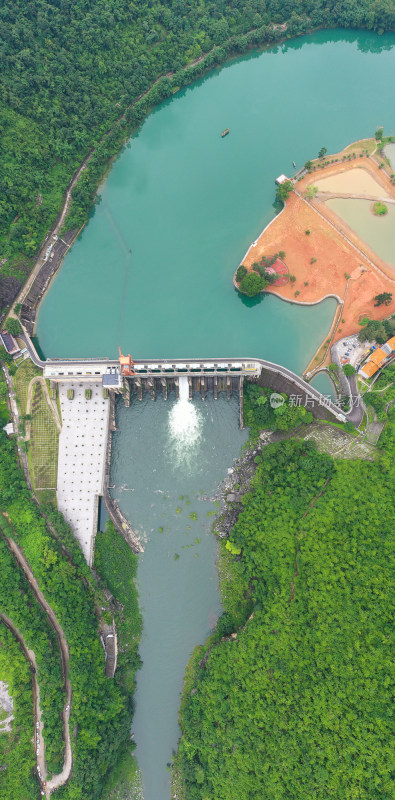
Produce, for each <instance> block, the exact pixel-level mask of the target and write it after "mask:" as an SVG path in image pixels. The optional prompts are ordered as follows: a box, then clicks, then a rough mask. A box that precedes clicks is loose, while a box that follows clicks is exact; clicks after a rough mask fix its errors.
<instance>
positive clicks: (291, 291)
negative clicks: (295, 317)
mask: <svg viewBox="0 0 395 800" xmlns="http://www.w3.org/2000/svg"><path fill="white" fill-rule="evenodd" d="M362 147H364V150H363V151H362ZM372 147H373V154H374V153H375V150H376V148H377V143H376V142H375V140H374V139H362V140H358V142H354V143H351V144H349V145H347V146H346V147H345V148H344V149H343V150H342V151H340V153H337V154H334V155H330V156H326V157H325V158H324V159H323V160H321V162H323V163H318V169H317V167H314V166H312V168H310V171H307V170H305V169H302V170H300V171H299V172H298V173H297V174H296V177H295V176H294V177H293V178H292V179H290V180H292V181H293V183H294V190H293V192H291V194H290V196H289V197H288V199H287V200H286V201H284V204H283V208H282V210H281V211H280V213H279V214H277V215H276V216H275V217H274V218H273V219H272V220H271V221H270V222H269V223H268V224H267V225H266V226H265V227H264V228H263V230H262V232H261V234H260V236H259V237H258V238H257V239H255V240H254V242H252V243H251V245H250V246H249V248H248V250H247V252H246V254H245V256H244V258H243V259H242V261H241V262H240V263H241V264H243V265H244V266H245V267H246V268H247V270H248V271H249V272H251V271H252V269H253V263H254V262H255V261H259V260H260V259H261V258H262V256H263V255H268V256H269V255H271V254H272V253H274V252H278V251H279V250H283V251H284V252H286V256H285V263H286V264H287V267H288V269H289V273H290V274H291V275H292V276H293V282H291V281H288V282H287V284H285V286H282V287H275V286H270V285H269V286H267V287H265V289H263V290H262V293H266V294H268V295H270V294H272V295H274V296H275V297H277V298H278V299H280V300H284V301H286V302H289V303H294V304H296V305H300V306H312V305H318V304H319V303H321V302H322V301H323V300H325V299H327V298H330V297H333V298H334V299H335V300H336V301H337V303H338V306H337V308H336V311H335V313H334V317H333V321H332V325H331V328H330V330H329V333H328V336H329V337H330V341H329V343H328V346H327V347H325V353H324V354H322V353H321V358H319V360H318V363H317V364H315V361H316V360H317V356H319V354H320V351H322V348H323V346H324V343H326V341H327V338H328V336H327V337H326V338H325V340H324V341H323V342H321V343H320V344H319V345H318V347H317V350H316V353H315V354H314V356H313V358H312V359H311V360H310V362H309V364H308V365H307V366H306V369H305V371H304V373H303V374H304V375H306V374H308V373H309V372H310V371H311V370H312V369H313V370H314V372H316V371H317V368H318V367H320V366H325V360H326V358H327V355H328V352H329V349H330V346H331V344H333V343H334V342H335V341H336V340H337V339H339V338H342V337H344V336H345V335H346V336H347V335H351V334H353V333H355V331H356V330H358V323H359V319H360V318H362V317H363V316H369V317H370V318H377V319H381V318H384V317H385V316H388V308H387V307H386V310H384V307H376V306H373V301H374V297H375V296H376V294H379V293H381V292H382V291H386V290H391V289H392V285H393V284H394V283H395V270H394V269H393V268H392V267H391V265H390V264H387V263H386V262H384V261H383V260H382V259H381V258H380V257H379V256H378V255H377V254H376V253H375V252H374V251H373V249H372V248H371V247H369V246H368V245H367V244H366V243H365V242H364V241H363V240H361V239H360V237H359V236H358V235H357V234H356V232H355V231H353V230H352V229H351V228H350V227H349V226H347V224H346V223H345V222H344V221H343V220H342V219H341V218H340V217H338V216H337V215H336V214H335V213H334V212H332V211H331V210H330V209H328V208H327V207H326V202H325V201H326V199H327V194H328V192H324V191H323V190H321V189H320V187H319V181H320V180H322V179H324V178H328V177H329V178H330V177H333V179H334V180H335V179H336V176H337V175H345V174H346V173H349V172H350V171H352V170H355V169H359V170H364V172H366V175H367V176H369V180H368V178H366V183H367V184H369V190H371V184H372V179H373V180H374V181H375V183H376V184H377V190H378V194H379V192H380V189H382V190H383V192H385V193H386V195H387V197H388V201H391V202H392V203H395V187H394V185H393V184H392V183H391V181H390V178H389V175H388V174H387V172H386V171H384V170H381V169H380V168H379V165H378V164H377V162H376V160H375V159H373V158H372V157H371V156H372V154H368V155H367V156H366V155H365V150H366V149H368V151H369V150H372ZM358 149H359V150H361V152H360V153H358V155H351V151H354V153H355V151H358ZM316 161H318V159H317V160H316ZM332 162H334V163H332ZM311 163H312V165H313V163H314V162H311ZM301 173H303V174H301ZM298 176H299V177H298ZM353 177H354V179H355V177H356V176H355V173H354V176H353ZM358 180H360V181H361V182H362V184H363V177H362V178H361V176H360V175H358ZM315 181H317V183H318V192H316V195H314V197H313V199H306V197H304V196H303V193H304V191H305V190H306V189H307V187H308V186H311V185H314V183H315ZM369 181H370V183H369ZM362 192H363V189H362V190H361V194H360V195H358V197H361V198H362V199H366V198H365V197H364V195H363V193H362ZM333 193H334V190H333V189H331V191H330V193H329V194H330V196H333ZM378 194H377V196H378ZM336 195H338V196H341V197H345V196H347V194H346V193H345V192H342V191H339V192H336ZM353 196H354V195H353ZM368 199H369V198H368ZM307 234H308V235H307ZM236 272H237V270H236V271H235V272H234V274H233V286H234V288H235V289H236V290H237V291H238V292H239V291H240V289H239V286H238V284H237V282H236ZM295 290H296V291H295ZM300 295H301V296H300ZM392 305H393V306H394V311H395V303H392ZM340 320H341V323H342V326H343V327H339V326H340Z"/></svg>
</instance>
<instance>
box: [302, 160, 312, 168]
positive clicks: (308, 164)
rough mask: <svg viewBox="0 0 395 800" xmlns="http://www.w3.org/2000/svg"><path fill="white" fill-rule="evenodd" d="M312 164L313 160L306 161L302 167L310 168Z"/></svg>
mask: <svg viewBox="0 0 395 800" xmlns="http://www.w3.org/2000/svg"><path fill="white" fill-rule="evenodd" d="M312 166H313V162H312V161H306V163H305V165H304V168H305V169H307V170H309V169H311V168H312Z"/></svg>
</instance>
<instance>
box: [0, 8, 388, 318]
mask: <svg viewBox="0 0 395 800" xmlns="http://www.w3.org/2000/svg"><path fill="white" fill-rule="evenodd" d="M284 22H286V24H287V30H286V31H284V30H281V29H280V27H279V26H280V24H281V23H284ZM0 26H1V34H2V35H1V42H0V63H1V77H0V147H1V152H2V166H1V174H0V260H1V273H0V277H1V281H0V299H1V296H2V297H3V300H2V303H3V305H4V304H6V303H7V299H8V301H9V300H10V297H11V295H12V293H13V292H14V293H15V290H16V288H17V286H18V285H19V282H21V281H23V280H24V278H25V276H26V273H27V272H28V271H29V269H30V268H31V264H32V259H33V257H34V256H35V254H36V253H37V251H38V248H39V246H40V245H41V243H42V241H43V239H44V236H45V233H46V231H47V230H48V229H49V227H50V225H51V224H52V223H53V222H54V220H55V218H56V216H57V213H58V211H59V209H60V206H61V200H62V195H63V193H64V191H65V189H66V187H67V185H68V183H69V181H70V180H71V177H72V175H73V173H74V171H75V170H76V169H77V167H78V166H79V165H80V164H81V163H82V161H83V160H84V159H85V158H86V156H87V155H88V154H89V153H91V151H92V150H93V149H95V152H94V155H93V157H92V159H91V161H90V162H89V165H88V168H87V169H86V170H85V171H84V172H83V174H82V176H81V178H80V180H79V182H78V184H77V186H76V187H75V189H74V190H73V197H74V203H73V204H72V209H71V213H70V215H69V219H68V221H67V226H68V227H79V226H80V225H81V224H82V222H83V221H84V220H85V219H86V217H87V214H88V211H89V209H90V208H91V206H92V202H93V200H94V195H95V190H96V187H97V184H98V181H99V180H100V178H101V176H102V175H103V172H104V170H105V168H106V165H107V163H108V160H109V158H110V157H111V156H113V155H114V154H115V153H116V152H118V151H119V148H120V147H121V145H122V143H123V142H124V141H125V140H126V138H127V136H128V134H129V133H130V131H131V130H132V129H133V128H134V127H136V126H137V125H138V124H139V123H140V122H141V121H142V119H143V117H144V116H145V114H146V113H147V111H148V109H149V107H150V106H152V105H154V104H155V103H157V102H159V101H160V100H162V99H164V98H166V97H169V96H170V95H171V94H172V93H173V92H174V91H176V90H177V89H178V88H180V87H182V86H184V85H185V84H187V83H188V82H190V81H192V80H194V79H195V78H197V77H198V76H199V75H201V74H202V73H203V72H204V71H205V70H206V69H207V68H210V67H213V66H215V65H218V64H221V63H223V62H224V61H225V60H226V59H227V58H228V57H229V56H230V55H232V54H237V53H241V52H244V51H246V50H248V48H251V47H257V46H262V45H267V44H272V43H274V42H276V41H277V40H279V39H283V38H287V37H290V36H295V35H298V34H301V33H305V32H307V31H309V30H311V29H313V28H317V27H336V26H341V27H345V28H350V27H352V28H368V29H372V30H376V31H379V32H382V31H384V30H394V29H395V2H394V0H373V2H372V0H362V2H359V3H357V2H356V0H349V1H348V2H347V3H342V4H338V3H336V2H334V0H287V2H282V3H279V2H278V0H267V1H266V0H232V2H229V0H217V1H216V2H210V0H201V2H199V3H196V2H194V1H193V0H168V1H167V2H165V0H162V2H161V1H160V0H149V1H148V0H142V2H139V3H138V4H137V3H133V2H130V0H52V1H50V0H30V2H29V3H26V2H25V0H12V2H11V0H4V2H3V3H2V4H1V8H0ZM276 26H277V27H276ZM195 62H197V63H195ZM160 76H162V77H161V79H160V80H159V81H158V82H157V83H156V84H155V85H154V86H153V84H154V83H155V81H157V79H158V78H159V77H160ZM150 87H153V88H151V89H150ZM149 89H150V91H149V93H148V94H145V93H147V92H148V90H149ZM142 95H144V97H143V98H141V96H142ZM139 98H141V99H139ZM137 101H138V102H137ZM4 259H7V261H6V262H5V263H4Z"/></svg>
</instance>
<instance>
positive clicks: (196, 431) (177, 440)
mask: <svg viewBox="0 0 395 800" xmlns="http://www.w3.org/2000/svg"><path fill="white" fill-rule="evenodd" d="M179 387H180V392H179V399H178V400H177V403H176V404H175V405H174V406H173V407H172V409H171V410H170V412H169V436H170V447H171V449H172V451H173V456H174V460H175V463H176V464H177V465H180V464H182V463H183V462H188V461H190V460H191V458H192V457H193V455H194V454H195V453H196V448H197V447H198V445H199V441H200V438H201V434H202V417H201V414H200V412H199V410H198V409H197V408H196V406H195V405H194V404H193V403H191V401H190V400H189V384H188V378H187V377H186V376H185V375H182V376H180V378H179Z"/></svg>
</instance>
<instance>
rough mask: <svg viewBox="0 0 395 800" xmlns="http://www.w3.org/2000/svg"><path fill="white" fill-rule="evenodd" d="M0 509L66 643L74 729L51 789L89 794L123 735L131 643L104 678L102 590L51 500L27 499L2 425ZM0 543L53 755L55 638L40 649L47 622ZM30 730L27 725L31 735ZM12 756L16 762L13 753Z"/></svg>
mask: <svg viewBox="0 0 395 800" xmlns="http://www.w3.org/2000/svg"><path fill="white" fill-rule="evenodd" d="M0 509H1V510H2V511H3V512H6V513H7V515H8V519H9V524H8V525H7V522H6V520H4V519H3V522H2V523H1V524H2V527H3V529H5V532H6V535H7V536H9V537H10V538H14V539H15V540H16V541H17V543H18V544H19V545H20V546H21V547H22V549H23V552H24V555H25V557H26V559H27V561H28V563H29V565H30V567H31V569H32V571H33V573H34V575H35V577H36V579H37V581H38V584H39V586H40V589H41V590H42V592H43V593H44V595H45V597H46V599H47V602H48V603H49V604H50V606H51V607H52V609H53V611H54V613H55V615H56V617H57V619H58V621H59V623H60V625H61V626H62V628H63V631H64V633H65V636H66V639H67V642H68V645H69V650H70V661H69V677H70V680H71V685H72V706H71V717H70V726H71V730H73V731H74V734H75V735H74V736H73V740H72V741H73V760H74V764H73V772H72V777H71V780H70V781H69V783H68V784H67V785H66V786H64V787H62V788H60V789H58V790H57V796H58V797H59V798H64V799H65V800H66V799H67V800H93V799H94V798H98V797H99V796H100V795H101V792H102V788H103V783H104V781H106V780H107V778H108V773H109V772H110V771H111V769H112V768H114V765H116V764H117V762H118V759H119V757H120V754H122V753H123V752H124V751H125V747H126V746H127V743H129V740H130V735H129V731H130V719H131V708H132V707H131V702H132V691H133V687H134V672H135V671H136V669H137V668H138V666H139V659H138V655H137V645H136V644H133V645H131V646H130V647H129V649H126V650H125V651H122V653H121V654H120V669H119V671H117V673H116V678H115V679H114V680H111V679H109V678H106V677H105V673H104V651H103V647H102V645H101V642H100V638H99V618H98V616H99V611H100V608H102V607H106V605H107V603H106V600H105V598H104V595H103V594H102V592H101V591H100V589H99V588H98V586H97V583H96V581H95V580H94V578H93V576H92V573H91V572H90V570H89V568H88V567H87V565H86V564H85V562H84V559H83V555H82V553H81V551H80V549H79V546H78V543H77V542H76V540H75V538H74V537H73V535H72V533H71V531H70V529H69V528H68V526H67V525H66V523H65V521H64V520H63V518H62V517H61V515H60V514H59V513H58V512H57V511H55V510H54V509H53V507H48V508H44V513H45V516H43V514H42V513H41V510H39V509H38V507H37V506H36V504H35V503H34V502H33V500H32V497H31V495H30V492H29V491H28V489H27V486H26V483H25V480H24V476H23V473H22V471H21V470H20V469H19V467H18V466H17V463H16V454H15V450H14V443H13V442H12V441H11V440H8V439H7V437H6V436H5V434H4V433H3V431H0ZM122 541H123V540H122ZM0 549H1V553H0V556H1V561H2V566H3V570H2V576H3V587H2V590H1V592H2V594H1V598H0V600H1V606H2V608H3V609H5V610H6V613H8V615H9V616H11V617H12V618H13V617H14V616H15V621H16V624H17V625H18V626H20V627H21V629H22V630H23V635H24V636H25V637H26V640H27V641H28V642H29V644H31V646H32V647H33V649H34V650H35V651H37V656H38V657H39V659H40V663H38V672H40V675H39V679H40V681H45V684H44V692H45V693H44V700H43V703H44V711H45V713H46V718H44V722H45V725H46V726H47V728H48V737H47V738H49V735H51V737H52V735H53V736H55V737H56V738H57V741H54V742H53V743H52V745H51V746H50V748H49V755H50V756H51V757H52V759H54V758H55V756H56V757H57V758H59V748H61V745H62V742H61V738H58V736H60V734H61V732H59V731H58V728H59V725H58V719H57V718H58V707H57V706H56V703H57V696H58V693H59V691H60V689H59V682H58V676H59V666H58V657H57V654H56V647H55V642H52V645H50V646H49V652H48V653H46V647H47V645H48V643H49V642H50V636H51V631H50V630H48V629H47V627H46V625H45V619H44V618H43V617H42V615H41V612H40V609H39V607H37V606H36V605H35V607H34V609H33V602H34V598H32V597H30V595H29V591H28V588H27V586H26V583H25V582H24V578H23V576H22V575H21V573H20V571H19V569H18V568H17V566H16V564H15V562H14V561H13V559H12V558H11V556H10V553H9V551H8V549H7V547H6V545H5V542H4V541H3V545H2V540H1V539H0ZM125 563H126V561H125ZM115 592H116V589H115V588H114V594H115ZM29 606H30V608H29ZM32 612H34V613H32ZM107 613H108V612H107ZM136 636H137V632H136ZM45 653H46V654H45ZM45 659H46V661H47V665H49V662H50V660H51V659H52V660H53V669H52V668H51V669H49V666H48V669H47V672H45V667H46V663H45ZM41 673H42V674H41ZM47 689H48V697H47V696H46V690H47ZM55 707H56V709H55ZM32 733H33V732H32V730H31V732H30V736H32ZM46 743H47V742H46ZM11 763H12V764H14V763H15V759H14V756H13V757H12V761H11ZM49 766H51V764H50V765H49ZM53 766H54V767H55V766H57V764H53ZM0 774H1V775H2V774H3V773H0ZM9 780H10V781H11V785H14V784H13V783H12V781H16V778H15V777H14V776H13V775H10V776H9ZM15 785H16V784H15ZM26 796H27V795H26V793H24V792H23V791H22V789H21V791H20V793H19V794H17V792H16V790H15V793H14V794H13V800H26ZM32 796H34V794H32Z"/></svg>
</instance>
